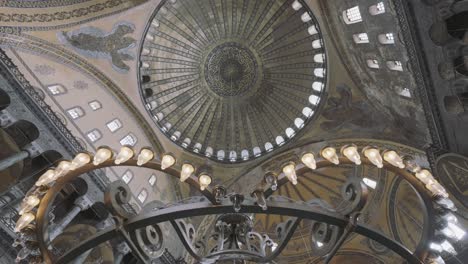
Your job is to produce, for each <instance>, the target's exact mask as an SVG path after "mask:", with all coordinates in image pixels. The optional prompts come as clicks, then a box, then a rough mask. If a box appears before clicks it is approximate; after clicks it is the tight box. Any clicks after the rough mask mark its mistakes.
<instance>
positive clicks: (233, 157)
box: [229, 150, 237, 162]
mask: <svg viewBox="0 0 468 264" xmlns="http://www.w3.org/2000/svg"><path fill="white" fill-rule="evenodd" d="M236 160H237V152H235V151H234V150H232V151H230V152H229V161H231V162H235V161H236Z"/></svg>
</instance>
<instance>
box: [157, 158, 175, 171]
mask: <svg viewBox="0 0 468 264" xmlns="http://www.w3.org/2000/svg"><path fill="white" fill-rule="evenodd" d="M175 162H176V159H175V158H174V156H172V155H171V154H164V155H163V157H162V159H161V170H165V169H167V168H169V167H171V166H172V165H174V164H175Z"/></svg>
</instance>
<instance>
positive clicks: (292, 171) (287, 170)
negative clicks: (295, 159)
mask: <svg viewBox="0 0 468 264" xmlns="http://www.w3.org/2000/svg"><path fill="white" fill-rule="evenodd" d="M283 173H284V175H286V177H288V180H289V181H290V182H291V183H292V184H294V185H296V184H297V175H296V165H295V164H294V163H290V164H288V165H286V166H284V167H283Z"/></svg>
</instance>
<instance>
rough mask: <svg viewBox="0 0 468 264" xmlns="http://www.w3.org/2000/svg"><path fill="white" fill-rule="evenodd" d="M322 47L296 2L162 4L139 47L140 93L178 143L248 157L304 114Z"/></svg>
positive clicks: (316, 83) (321, 63)
mask: <svg viewBox="0 0 468 264" xmlns="http://www.w3.org/2000/svg"><path fill="white" fill-rule="evenodd" d="M325 54H326V52H325V50H324V45H323V40H322V37H321V34H320V27H319V25H318V23H317V21H316V19H315V17H314V15H313V13H312V12H311V10H310V9H309V8H308V7H307V6H305V5H303V4H301V2H300V1H294V3H293V1H285V0H275V1H240V0H229V1H208V0H206V1H194V0H177V1H175V0H174V1H163V3H162V4H161V5H160V6H158V8H157V10H156V12H155V13H154V17H153V19H152V21H151V23H150V25H149V26H148V29H147V31H146V35H145V41H144V43H143V46H142V48H141V53H140V61H141V63H140V65H141V67H140V72H139V74H140V78H139V79H140V89H141V94H142V95H143V100H144V101H145V102H144V103H145V105H146V106H147V110H148V112H149V113H150V114H151V116H152V117H153V119H154V121H155V122H156V124H157V126H158V127H159V128H160V130H161V131H162V132H163V133H164V134H165V135H166V136H167V137H168V138H170V139H171V140H172V141H173V142H174V143H176V144H177V145H179V146H181V147H183V148H185V149H187V150H189V151H191V152H193V153H196V154H198V155H203V156H207V157H209V158H211V159H213V160H216V161H220V162H230V163H235V162H242V161H247V160H251V159H253V158H256V157H260V156H262V155H264V154H265V153H268V152H271V151H274V150H275V149H277V148H279V147H280V146H282V145H285V144H286V143H287V142H288V141H290V140H291V139H292V138H293V137H294V136H295V135H297V133H298V132H299V131H300V130H301V129H303V128H304V127H305V125H307V123H308V121H310V120H311V119H312V118H313V116H314V114H315V112H316V111H315V110H316V109H317V108H318V106H319V104H320V102H321V101H322V100H321V97H322V94H323V90H324V88H325V86H326V80H327V76H326V71H327V70H326V69H327V66H326V56H325ZM278 139H280V140H278ZM259 148H260V150H259ZM213 153H215V155H214V154H213Z"/></svg>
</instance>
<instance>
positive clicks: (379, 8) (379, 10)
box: [369, 2, 385, 16]
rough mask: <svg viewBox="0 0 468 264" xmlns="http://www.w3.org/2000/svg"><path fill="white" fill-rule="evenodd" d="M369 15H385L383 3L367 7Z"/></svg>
mask: <svg viewBox="0 0 468 264" xmlns="http://www.w3.org/2000/svg"><path fill="white" fill-rule="evenodd" d="M369 13H370V14H371V15H373V16H376V15H380V14H383V13H385V4H384V3H383V2H378V3H377V4H375V5H371V6H370V7H369Z"/></svg>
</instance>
